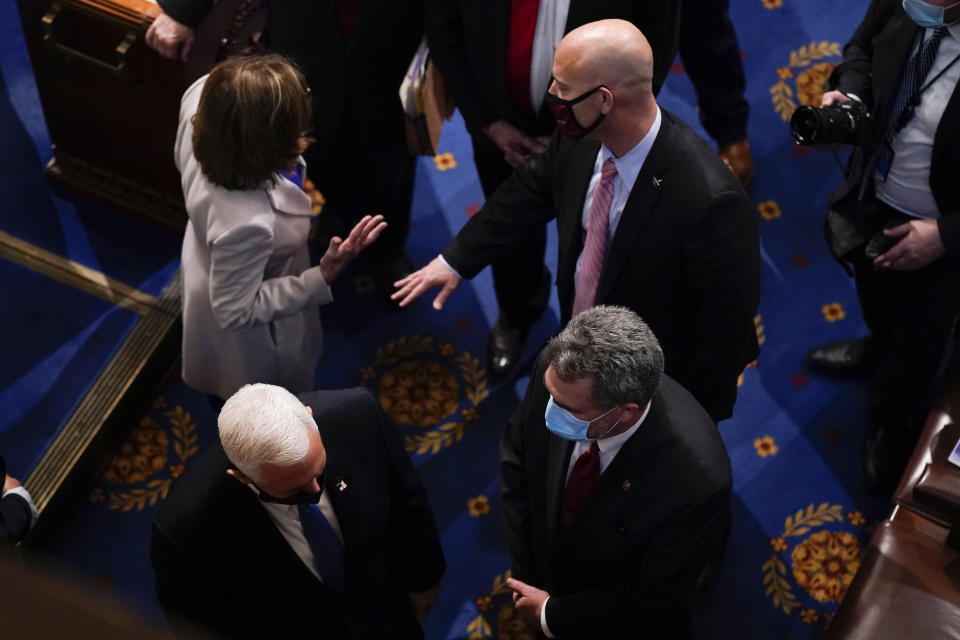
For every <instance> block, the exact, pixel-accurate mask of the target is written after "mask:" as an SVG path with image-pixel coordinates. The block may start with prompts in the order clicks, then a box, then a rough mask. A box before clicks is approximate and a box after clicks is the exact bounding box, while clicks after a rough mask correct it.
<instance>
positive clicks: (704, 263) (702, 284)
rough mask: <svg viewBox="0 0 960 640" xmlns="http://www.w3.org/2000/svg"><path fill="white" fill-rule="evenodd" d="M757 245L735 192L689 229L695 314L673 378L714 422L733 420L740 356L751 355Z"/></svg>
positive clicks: (750, 214)
mask: <svg viewBox="0 0 960 640" xmlns="http://www.w3.org/2000/svg"><path fill="white" fill-rule="evenodd" d="M759 246H760V239H759V230H758V228H757V217H756V213H755V211H754V209H753V206H752V205H751V204H750V201H749V200H748V199H747V197H746V196H745V195H744V194H743V193H740V192H737V191H726V192H723V193H721V194H719V195H718V196H716V197H715V198H713V199H712V200H711V201H710V202H709V204H707V205H706V207H704V209H703V210H701V211H700V213H699V214H698V215H697V216H696V218H695V219H694V220H693V221H692V222H691V223H690V224H689V225H688V230H687V237H686V239H685V243H684V253H685V254H686V255H685V256H684V264H685V269H686V273H685V274H684V277H685V279H686V281H687V282H688V283H689V287H690V289H691V299H692V300H693V301H694V304H695V309H694V310H693V318H692V322H691V326H690V330H689V331H690V333H689V336H690V337H689V349H688V352H687V354H688V355H687V358H686V361H685V362H684V367H683V371H682V372H680V373H679V375H678V376H677V377H678V378H679V379H681V380H683V383H684V386H685V387H687V390H688V391H690V393H692V394H693V396H694V397H695V398H697V400H699V401H700V404H702V405H703V408H704V409H706V410H707V413H709V414H710V416H711V417H713V419H714V420H722V419H724V418H728V417H730V416H731V415H733V403H734V402H735V400H736V383H737V377H738V376H739V375H740V373H741V372H742V370H743V367H744V365H745V364H746V362H744V354H751V353H752V354H754V355H755V354H756V333H755V331H754V329H753V318H754V316H755V315H756V313H757V306H758V305H759V303H760V252H759V251H758V247H759Z"/></svg>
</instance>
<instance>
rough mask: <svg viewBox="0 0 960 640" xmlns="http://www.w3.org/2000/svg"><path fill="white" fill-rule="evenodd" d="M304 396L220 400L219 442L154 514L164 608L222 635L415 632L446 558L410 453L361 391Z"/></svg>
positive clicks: (263, 393)
mask: <svg viewBox="0 0 960 640" xmlns="http://www.w3.org/2000/svg"><path fill="white" fill-rule="evenodd" d="M301 399H302V400H303V401H302V402H301V400H298V399H297V398H296V397H295V396H293V395H292V394H290V393H289V392H288V391H286V390H285V389H283V388H281V387H276V386H272V385H265V384H255V385H247V386H245V387H243V388H241V389H240V390H239V391H237V392H236V394H234V395H233V396H231V397H230V398H229V399H228V400H227V402H226V403H225V404H224V406H223V409H222V410H221V412H220V417H219V419H218V426H219V430H220V440H221V444H222V447H214V448H212V449H211V450H210V451H208V452H206V453H205V454H203V456H202V457H201V458H200V459H199V460H198V461H197V462H196V463H195V464H194V465H193V466H192V467H191V468H190V469H188V470H187V472H186V473H185V474H184V475H183V476H182V477H181V478H180V480H179V481H178V482H177V484H176V485H175V486H174V487H173V489H172V490H171V492H170V496H169V497H168V499H167V501H166V503H165V504H164V506H163V507H162V508H161V509H160V512H159V513H158V514H157V519H156V521H155V522H154V530H153V541H152V547H151V559H152V562H153V566H154V570H155V571H156V577H157V595H158V596H159V598H160V602H161V604H162V605H163V607H164V610H165V611H166V612H167V614H168V615H169V616H170V617H171V619H172V620H178V619H186V620H188V621H192V622H195V623H199V624H200V625H202V626H205V627H208V628H209V629H211V630H213V631H216V632H218V633H220V634H223V635H225V636H228V637H250V638H253V637H256V638H263V637H294V636H297V637H322V638H325V639H326V638H337V639H339V638H351V639H352V638H404V639H406V638H421V637H422V631H421V630H420V626H419V622H418V621H419V620H422V619H423V617H425V616H426V613H427V612H428V611H429V609H430V606H432V604H433V601H434V600H435V599H436V594H437V591H438V588H439V581H440V577H441V576H442V575H443V572H444V570H445V568H446V565H445V562H444V558H443V550H442V549H441V547H440V542H439V536H438V533H437V529H436V524H435V522H434V518H433V513H432V511H431V508H430V504H429V502H428V500H427V496H426V493H425V492H424V489H423V485H422V484H421V482H420V479H419V477H418V476H417V473H416V471H415V469H414V468H413V465H412V464H411V462H410V459H409V458H408V457H407V455H406V454H405V453H404V452H403V449H402V447H401V445H400V441H399V439H398V437H397V435H396V433H395V432H394V431H393V429H392V427H391V426H390V425H389V423H388V422H387V421H386V419H385V417H384V415H383V412H382V411H381V409H380V407H379V405H378V404H377V403H376V401H375V400H374V399H373V398H372V397H371V396H370V395H369V394H368V393H367V392H366V391H364V390H362V389H347V390H339V391H315V392H312V393H307V394H303V396H301ZM311 407H316V408H317V414H316V416H314V415H313V412H312V410H311Z"/></svg>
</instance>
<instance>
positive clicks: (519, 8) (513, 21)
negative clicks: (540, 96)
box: [507, 0, 540, 114]
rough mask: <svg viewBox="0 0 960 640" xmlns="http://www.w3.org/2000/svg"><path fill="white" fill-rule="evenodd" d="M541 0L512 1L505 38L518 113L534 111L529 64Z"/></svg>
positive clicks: (510, 85) (508, 68) (508, 76)
mask: <svg viewBox="0 0 960 640" xmlns="http://www.w3.org/2000/svg"><path fill="white" fill-rule="evenodd" d="M539 11H540V0H512V2H511V3H510V32H509V34H508V37H507V84H508V86H509V87H510V97H511V98H513V105H514V106H515V107H516V108H517V109H519V110H520V112H521V113H527V114H530V113H533V107H532V106H531V104H530V64H531V62H532V60H533V35H534V33H535V32H536V30H537V13H538V12H539Z"/></svg>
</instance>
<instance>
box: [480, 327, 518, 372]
mask: <svg viewBox="0 0 960 640" xmlns="http://www.w3.org/2000/svg"><path fill="white" fill-rule="evenodd" d="M527 333H528V331H527V330H526V329H509V328H507V327H504V326H502V325H501V324H500V323H499V322H497V324H495V325H493V330H491V331H490V336H489V338H488V339H487V375H488V376H490V378H491V379H502V378H504V377H506V376H507V375H509V374H510V373H512V372H513V371H514V370H515V369H516V368H517V365H519V364H520V357H521V356H522V355H523V344H524V343H525V342H526V341H527Z"/></svg>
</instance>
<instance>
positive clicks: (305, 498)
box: [250, 469, 327, 505]
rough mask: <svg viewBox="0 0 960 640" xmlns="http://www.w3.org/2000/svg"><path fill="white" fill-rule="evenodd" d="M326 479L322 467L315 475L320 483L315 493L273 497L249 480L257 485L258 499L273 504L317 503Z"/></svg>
mask: <svg viewBox="0 0 960 640" xmlns="http://www.w3.org/2000/svg"><path fill="white" fill-rule="evenodd" d="M326 479H327V470H326V469H324V470H323V471H321V472H320V475H319V476H317V484H318V485H320V491H317V492H316V493H304V492H302V491H301V492H299V493H297V494H295V495H293V496H291V497H289V498H275V497H273V496H272V495H270V494H269V493H267V492H266V491H264V490H263V489H261V488H260V487H258V486H257V483H256V482H254V481H253V480H251V481H250V484H252V485H253V486H255V487H257V491H258V492H259V496H260V500H262V501H263V502H272V503H274V504H289V505H294V504H317V503H318V502H319V501H320V496H322V495H323V483H324V481H326Z"/></svg>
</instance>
